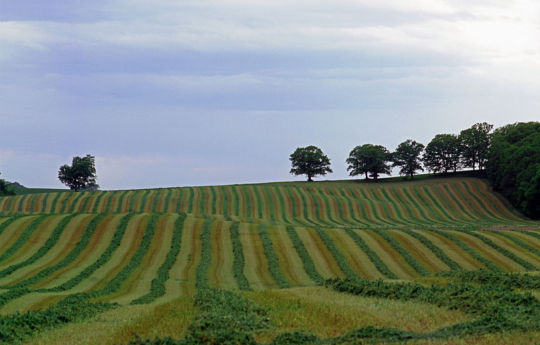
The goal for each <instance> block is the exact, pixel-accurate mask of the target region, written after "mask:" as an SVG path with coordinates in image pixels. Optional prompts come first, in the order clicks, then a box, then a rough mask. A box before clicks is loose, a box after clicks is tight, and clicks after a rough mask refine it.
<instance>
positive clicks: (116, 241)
mask: <svg viewBox="0 0 540 345" xmlns="http://www.w3.org/2000/svg"><path fill="white" fill-rule="evenodd" d="M133 216H134V214H132V213H128V214H126V215H125V216H124V217H123V218H122V219H121V220H120V223H119V224H118V227H117V229H116V231H115V233H114V235H113V238H112V240H111V242H110V243H109V246H108V247H107V249H105V251H104V252H103V254H101V256H100V257H99V259H98V260H96V261H95V262H94V263H92V264H91V265H90V266H88V267H86V268H85V269H84V270H83V271H82V272H80V273H79V274H78V275H76V276H75V277H73V278H71V279H70V280H68V281H66V282H65V283H63V284H61V285H59V286H56V287H54V288H50V289H43V290H42V291H66V290H69V289H71V288H73V287H75V286H77V285H78V284H79V283H80V282H81V281H83V280H84V279H86V278H88V277H89V276H90V275H91V274H92V273H94V272H95V271H96V270H97V269H98V268H100V267H101V266H103V265H104V264H105V263H107V262H108V261H109V259H110V258H111V256H112V255H113V253H114V252H115V251H116V249H117V248H118V247H119V246H120V242H121V241H122V238H123V237H124V234H125V232H126V228H127V226H128V223H129V221H130V220H131V218H133Z"/></svg>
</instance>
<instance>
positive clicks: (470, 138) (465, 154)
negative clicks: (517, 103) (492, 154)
mask: <svg viewBox="0 0 540 345" xmlns="http://www.w3.org/2000/svg"><path fill="white" fill-rule="evenodd" d="M492 129H493V125H490V124H489V123H487V122H482V123H477V124H474V125H473V126H472V127H471V128H468V129H464V130H462V131H461V133H459V140H460V142H461V149H462V151H461V155H462V158H463V165H464V166H465V167H469V168H472V169H473V170H475V169H476V165H477V164H478V168H479V169H483V168H484V166H485V164H486V161H487V155H488V148H489V144H490V139H491V137H490V135H489V132H490V131H491V130H492Z"/></svg>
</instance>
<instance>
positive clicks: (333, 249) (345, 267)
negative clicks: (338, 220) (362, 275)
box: [315, 228, 357, 278]
mask: <svg viewBox="0 0 540 345" xmlns="http://www.w3.org/2000/svg"><path fill="white" fill-rule="evenodd" d="M315 231H317V234H318V235H319V237H320V238H321V240H322V241H323V242H324V244H325V245H326V248H328V250H329V251H330V253H332V256H333V257H334V259H335V260H336V262H337V264H338V266H339V268H340V269H341V271H343V273H345V275H346V276H347V277H351V278H354V277H357V275H356V272H354V271H353V270H352V268H351V266H349V264H348V263H347V259H345V256H344V255H343V253H341V252H340V251H339V249H338V247H337V246H336V244H335V243H334V241H333V240H332V238H331V237H330V235H328V234H327V233H326V230H322V229H320V228H315Z"/></svg>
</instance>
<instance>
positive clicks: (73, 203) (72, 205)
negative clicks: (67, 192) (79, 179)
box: [67, 192, 88, 213]
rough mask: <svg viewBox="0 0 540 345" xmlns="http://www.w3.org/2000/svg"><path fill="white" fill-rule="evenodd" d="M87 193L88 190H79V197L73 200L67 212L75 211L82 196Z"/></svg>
mask: <svg viewBox="0 0 540 345" xmlns="http://www.w3.org/2000/svg"><path fill="white" fill-rule="evenodd" d="M87 194H88V192H77V197H76V198H75V199H74V200H73V201H72V202H71V207H70V208H69V211H68V212H67V213H73V212H75V207H76V206H77V204H78V203H79V201H80V200H81V198H82V197H83V196H84V195H87Z"/></svg>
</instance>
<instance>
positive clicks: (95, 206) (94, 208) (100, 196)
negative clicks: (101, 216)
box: [92, 192, 108, 213]
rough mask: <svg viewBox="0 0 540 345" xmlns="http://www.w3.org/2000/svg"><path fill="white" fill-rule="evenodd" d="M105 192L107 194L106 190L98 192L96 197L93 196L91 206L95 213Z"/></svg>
mask: <svg viewBox="0 0 540 345" xmlns="http://www.w3.org/2000/svg"><path fill="white" fill-rule="evenodd" d="M105 194H108V193H107V192H100V193H99V195H98V196H97V198H95V202H94V205H93V207H92V213H97V212H98V207H99V204H100V202H101V199H103V197H104V196H105Z"/></svg>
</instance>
